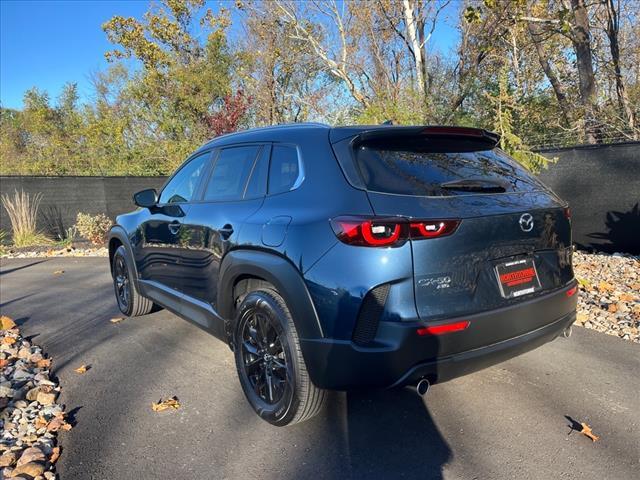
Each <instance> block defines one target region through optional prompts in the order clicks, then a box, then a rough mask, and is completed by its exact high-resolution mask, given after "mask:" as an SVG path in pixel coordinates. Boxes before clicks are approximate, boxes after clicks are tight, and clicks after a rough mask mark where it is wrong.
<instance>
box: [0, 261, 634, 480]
mask: <svg viewBox="0 0 640 480" xmlns="http://www.w3.org/2000/svg"><path fill="white" fill-rule="evenodd" d="M58 270H64V273H62V274H57V275H56V274H54V272H56V271H58ZM0 311H1V313H2V314H3V315H9V316H11V317H13V318H14V319H16V320H17V322H18V324H19V325H20V326H21V328H22V330H23V332H24V335H26V336H32V337H33V340H34V342H35V343H37V344H40V345H42V346H43V347H44V349H45V351H46V352H47V353H48V354H49V355H50V356H51V357H52V358H53V365H54V371H53V374H54V375H55V376H57V377H58V379H59V381H60V384H61V386H62V394H61V397H60V401H61V402H62V403H64V404H65V405H66V409H67V411H69V412H71V414H72V417H73V419H74V422H75V426H74V428H73V429H72V430H71V431H69V432H62V433H61V434H60V435H59V440H60V444H61V445H62V448H63V451H62V457H61V459H60V460H59V462H58V465H57V467H58V473H59V475H60V478H61V479H62V480H70V479H103V478H104V479H139V480H142V479H165V478H166V479H209V478H211V479H218V478H229V479H236V478H242V479H244V478H260V479H263V478H265V479H270V478H278V479H289V478H292V479H293V478H295V479H299V478H300V479H302V478H314V479H321V478H336V479H337V478H339V479H344V478H368V479H369V478H421V479H428V478H444V479H454V478H463V479H485V478H517V479H550V478H554V479H555V478H566V479H569V478H576V479H577V478H580V479H591V478H593V479H631V478H637V475H638V472H639V471H640V346H639V345H637V344H632V343H630V342H628V341H624V340H621V339H618V338H615V337H611V336H607V335H604V334H601V333H596V332H593V331H589V330H585V329H582V328H579V327H576V328H574V329H573V335H572V337H571V338H569V339H562V338H561V339H557V340H555V341H553V342H551V343H549V344H547V345H545V346H543V347H541V348H539V349H537V350H535V351H533V352H530V353H527V354H525V355H523V356H520V357H518V358H515V359H513V360H510V361H508V362H506V363H503V364H500V365H498V366H495V367H492V368H489V369H486V370H484V371H481V372H478V373H475V374H472V375H469V376H466V377H463V378H459V379H456V380H453V381H451V382H448V383H444V384H441V385H435V386H434V387H432V389H431V390H430V392H429V394H428V395H427V397H426V399H425V400H424V401H423V400H422V399H421V398H419V397H418V396H417V395H416V394H415V393H414V392H412V391H411V390H410V389H401V390H393V391H363V392H355V393H334V394H332V395H331V397H330V399H329V402H328V405H327V408H326V409H325V410H324V411H323V412H322V413H321V414H320V415H319V416H318V417H316V418H314V419H312V420H310V421H308V422H305V423H302V424H299V425H296V426H292V427H287V428H276V427H272V426H270V425H269V424H267V423H265V422H264V421H262V420H260V419H259V418H258V417H257V416H256V415H255V414H254V413H253V411H252V410H251V408H250V407H249V405H248V404H247V403H246V401H245V399H244V396H243V394H242V391H241V388H240V385H239V383H238V380H237V378H236V374H235V369H234V364H233V356H232V353H231V352H230V351H229V349H228V347H227V346H226V345H224V344H223V343H221V342H220V341H218V340H217V339H215V338H214V337H213V336H211V335H209V334H207V333H206V332H204V331H202V330H200V329H199V328H198V327H196V326H194V325H192V324H190V323H188V322H186V321H184V320H182V319H180V318H178V317H176V316H175V315H173V314H171V313H169V312H167V311H163V310H161V311H158V312H156V313H152V314H150V315H147V316H144V317H140V318H130V319H126V320H124V321H122V322H120V323H117V324H114V323H111V322H110V319H111V318H112V317H115V316H118V314H119V312H118V310H117V307H116V303H115V298H114V295H113V288H112V286H111V279H110V276H109V269H108V264H107V260H106V259H104V258H78V259H50V260H47V259H20V260H2V261H0ZM81 364H87V365H90V367H91V368H90V370H89V371H88V372H87V373H85V374H84V375H79V374H77V373H75V372H74V369H75V368H77V367H78V366H80V365H81ZM172 395H176V396H177V397H178V398H179V400H180V403H181V408H180V409H179V410H175V411H165V412H160V413H158V412H153V411H152V409H151V403H152V402H154V401H157V400H158V399H159V398H161V397H167V396H172ZM573 422H578V423H580V422H585V423H588V424H589V425H590V426H591V427H592V428H593V431H594V433H596V434H597V435H599V436H600V440H599V441H597V442H595V443H593V442H592V441H591V440H589V439H588V438H587V437H585V436H584V435H581V434H579V433H577V432H576V431H574V430H572V428H571V425H572V423H573Z"/></svg>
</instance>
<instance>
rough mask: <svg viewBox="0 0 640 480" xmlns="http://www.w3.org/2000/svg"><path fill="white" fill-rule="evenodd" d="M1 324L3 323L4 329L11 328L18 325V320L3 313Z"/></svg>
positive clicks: (0, 318) (0, 319)
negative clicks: (15, 320)
mask: <svg viewBox="0 0 640 480" xmlns="http://www.w3.org/2000/svg"><path fill="white" fill-rule="evenodd" d="M0 324H1V325H2V330H11V329H12V328H14V327H15V326H16V322H14V321H13V319H12V318H11V317H7V316H6V315H2V317H0Z"/></svg>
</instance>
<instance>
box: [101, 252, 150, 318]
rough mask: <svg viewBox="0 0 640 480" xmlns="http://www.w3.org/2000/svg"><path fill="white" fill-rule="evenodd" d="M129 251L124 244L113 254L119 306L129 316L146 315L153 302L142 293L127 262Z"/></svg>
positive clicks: (115, 288)
mask: <svg viewBox="0 0 640 480" xmlns="http://www.w3.org/2000/svg"><path fill="white" fill-rule="evenodd" d="M126 255H127V251H126V250H125V248H124V246H122V245H121V246H119V247H118V249H117V250H116V253H115V254H114V255H113V260H112V263H111V274H112V276H113V288H114V290H115V293H116V300H117V301H118V308H119V309H120V311H121V312H122V313H123V314H125V315H127V316H128V317H139V316H141V315H146V314H147V313H149V312H151V310H152V309H153V302H152V301H151V300H149V299H148V298H145V297H143V296H142V295H140V293H139V292H138V290H137V289H136V286H135V284H134V282H133V281H132V280H131V279H132V277H133V275H132V272H131V269H130V268H129V264H128V263H127V257H126Z"/></svg>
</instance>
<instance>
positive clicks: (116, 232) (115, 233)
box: [107, 225, 140, 291]
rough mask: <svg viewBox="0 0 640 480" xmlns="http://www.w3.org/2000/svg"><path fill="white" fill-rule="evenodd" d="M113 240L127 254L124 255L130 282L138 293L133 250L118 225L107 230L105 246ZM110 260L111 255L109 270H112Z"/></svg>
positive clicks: (122, 229) (125, 234)
mask: <svg viewBox="0 0 640 480" xmlns="http://www.w3.org/2000/svg"><path fill="white" fill-rule="evenodd" d="M114 238H115V239H117V240H118V241H119V242H120V243H121V244H122V246H123V247H124V249H125V250H126V252H127V254H126V255H125V261H126V262H127V267H128V268H129V271H130V272H131V273H132V275H131V276H130V281H133V282H134V285H135V287H136V289H138V291H139V290H140V289H139V286H138V270H137V269H136V262H135V261H134V257H133V249H132V248H131V243H130V242H129V236H128V235H127V232H126V231H125V229H124V228H122V227H121V226H120V225H114V226H113V227H111V230H109V235H108V238H107V240H108V242H107V245H111V240H113V239H114ZM111 260H112V257H111V255H109V268H110V269H112V268H113V265H112V264H111V263H112V262H111Z"/></svg>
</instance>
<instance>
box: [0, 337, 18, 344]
mask: <svg viewBox="0 0 640 480" xmlns="http://www.w3.org/2000/svg"><path fill="white" fill-rule="evenodd" d="M2 343H4V344H7V345H13V344H14V343H16V339H15V338H13V337H2Z"/></svg>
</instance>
